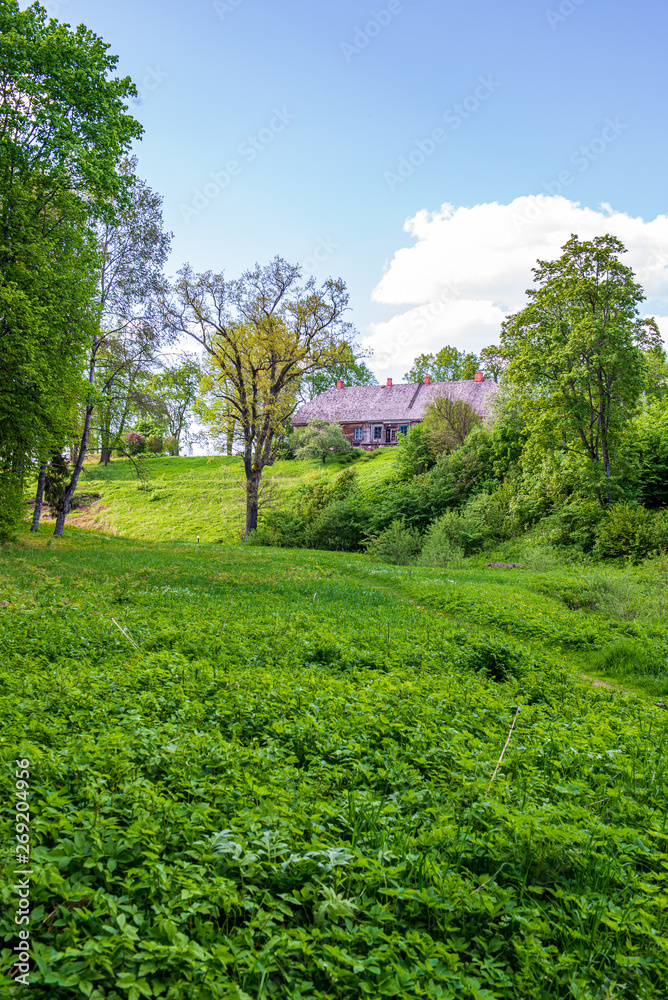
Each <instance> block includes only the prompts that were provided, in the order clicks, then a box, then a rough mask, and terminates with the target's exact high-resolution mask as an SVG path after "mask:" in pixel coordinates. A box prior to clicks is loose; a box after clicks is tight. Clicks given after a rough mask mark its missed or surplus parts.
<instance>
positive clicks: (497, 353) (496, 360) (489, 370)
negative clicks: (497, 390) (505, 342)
mask: <svg viewBox="0 0 668 1000" xmlns="http://www.w3.org/2000/svg"><path fill="white" fill-rule="evenodd" d="M505 367H506V359H505V357H504V355H503V351H502V350H501V348H500V347H497V345H496V344H490V346H489V347H483V349H482V351H481V352H480V368H481V369H482V371H483V372H484V374H485V376H486V377H488V378H493V379H494V381H495V382H498V381H499V378H500V376H501V375H502V374H503V372H504V370H505Z"/></svg>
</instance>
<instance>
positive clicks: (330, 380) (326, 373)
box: [300, 347, 378, 400]
mask: <svg viewBox="0 0 668 1000" xmlns="http://www.w3.org/2000/svg"><path fill="white" fill-rule="evenodd" d="M339 380H340V381H341V382H343V384H344V386H346V387H349V386H354V385H377V384H378V383H377V381H376V377H375V375H374V374H373V372H372V371H370V369H369V368H368V366H367V365H366V364H365V363H364V361H361V360H359V358H356V356H355V353H354V351H353V350H351V348H350V347H348V348H347V350H346V351H345V353H344V355H343V357H342V359H341V360H340V361H338V362H336V363H335V364H332V365H328V366H327V368H326V369H323V370H322V371H315V372H313V373H312V374H310V375H306V376H305V377H304V378H303V379H302V382H301V386H300V389H301V392H300V395H301V397H302V398H303V399H306V400H309V399H313V398H314V397H315V396H319V395H320V393H321V392H326V391H327V389H334V388H336V383H337V382H338V381H339Z"/></svg>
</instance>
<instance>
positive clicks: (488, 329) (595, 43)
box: [46, 0, 668, 378]
mask: <svg viewBox="0 0 668 1000" xmlns="http://www.w3.org/2000/svg"><path fill="white" fill-rule="evenodd" d="M46 6H47V10H48V11H49V12H50V13H51V14H52V15H53V16H56V17H57V18H58V19H59V20H62V21H66V22H69V23H71V24H73V25H75V24H78V23H81V22H83V23H85V24H86V25H87V26H88V27H89V28H91V29H92V30H93V31H95V32H97V33H98V34H99V35H101V36H102V37H103V38H104V40H105V41H106V42H107V43H108V44H109V46H110V49H111V51H112V52H114V53H116V54H118V56H119V57H120V61H119V70H120V72H121V73H122V74H129V75H130V76H131V77H132V78H133V79H134V81H135V82H136V83H137V86H138V87H139V88H140V93H141V101H140V103H138V104H137V105H136V106H134V108H133V113H134V114H135V117H137V118H138V119H139V120H140V121H141V123H142V124H143V126H144V128H145V135H144V139H143V141H142V142H141V143H139V144H138V146H137V153H138V156H139V173H140V174H141V175H142V176H143V177H144V178H145V179H146V180H147V182H148V183H149V184H150V185H151V186H152V187H153V188H155V189H156V190H158V191H159V192H160V193H161V194H162V195H163V196H164V212H165V220H166V225H167V227H168V228H169V229H171V230H172V231H173V233H174V244H173V253H172V258H171V264H170V267H171V270H172V271H175V270H176V269H177V268H178V267H179V266H180V264H181V263H182V262H184V261H186V260H188V261H190V262H191V263H192V264H193V266H194V267H196V268H198V269H206V268H212V269H214V270H225V271H226V272H228V273H229V274H230V275H235V274H238V273H240V272H241V271H242V270H244V269H245V268H246V267H248V266H250V265H252V264H253V263H254V262H255V261H256V260H257V261H260V262H266V261H268V260H269V259H270V258H271V257H273V256H274V255H275V254H280V255H281V256H283V257H285V258H286V259H287V260H289V261H291V262H302V263H303V264H304V266H305V270H306V271H307V272H313V273H314V274H315V275H316V277H317V278H318V279H319V280H320V279H324V278H325V277H327V276H329V275H330V274H333V275H336V276H339V275H340V276H341V277H343V279H344V280H345V281H346V283H347V285H348V288H349V290H350V294H351V305H352V307H353V308H352V312H351V314H350V318H351V319H352V320H353V321H354V322H355V324H356V325H357V327H358V330H359V331H360V340H361V341H362V342H365V343H370V344H372V346H373V347H374V349H375V351H376V355H375V357H374V359H373V360H372V362H371V365H372V367H374V368H375V369H376V371H377V373H378V374H379V377H384V376H385V375H386V374H387V375H393V376H394V377H395V378H400V377H401V376H402V375H403V372H404V371H406V370H407V368H408V367H409V364H410V360H411V358H412V357H413V356H414V355H415V354H417V353H418V352H419V351H421V350H426V349H429V350H431V349H434V348H435V347H437V346H438V345H439V344H441V343H448V342H450V343H456V344H457V346H461V347H467V348H469V347H470V348H473V349H477V348H479V347H482V346H484V345H485V344H486V343H490V342H492V341H493V340H495V339H496V335H497V332H498V321H499V317H500V316H502V314H503V313H504V312H505V311H508V310H510V309H515V308H518V307H519V306H520V305H521V303H522V293H523V291H524V289H525V288H526V287H527V286H528V285H529V284H530V281H531V275H530V267H531V264H532V263H533V261H535V258H536V256H537V255H538V254H542V255H543V256H556V255H557V254H558V251H559V246H560V245H561V243H563V242H564V239H565V238H567V237H568V234H569V233H570V231H571V228H572V226H574V225H575V226H577V227H578V229H581V230H582V231H581V233H580V235H582V236H584V235H592V234H594V233H595V232H596V231H597V227H598V228H599V229H601V231H605V230H606V228H609V229H611V230H615V231H618V232H620V233H622V232H623V233H624V234H625V236H627V237H628V241H629V244H630V249H632V253H630V254H629V263H632V264H633V265H634V266H637V267H638V273H639V276H641V277H643V275H645V271H643V267H645V269H646V274H647V276H648V281H649V286H650V288H651V299H650V301H649V302H648V308H649V310H650V311H652V312H654V313H656V314H660V315H661V316H662V317H663V315H664V314H666V315H668V301H666V299H668V292H665V291H664V290H665V289H666V288H668V284H667V281H666V275H668V220H665V222H664V221H662V220H661V219H658V221H656V222H654V225H653V226H651V225H648V224H650V223H652V220H657V217H660V216H662V215H663V213H665V212H666V200H665V188H666V182H665V177H666V161H667V155H666V153H667V150H666V144H667V141H668V140H667V136H668V130H667V129H666V101H665V82H664V80H663V72H664V70H663V65H664V61H665V52H664V48H665V38H666V33H667V32H666V29H667V27H668V25H667V21H668V12H667V11H666V8H665V6H664V5H663V4H660V3H659V2H658V0H654V2H648V0H636V2H635V3H634V4H630V3H628V2H627V0H606V2H605V3H604V2H603V0H580V2H579V3H578V2H576V0H559V2H553V0H513V2H508V3H493V2H492V0H477V2H476V0H473V2H469V3H466V4H462V3H457V4H455V3H437V2H434V0H432V2H427V0H381V2H379V3H376V4H371V3H369V2H367V0H337V2H321V3H313V2H311V3H307V2H305V0H290V2H281V0H273V2H270V0H216V2H215V3H214V2H212V0H195V2H191V3H187V4H186V3H175V2H160V3H159V2H157V0H132V2H131V0H114V2H113V3H111V2H102V0H69V2H58V0H51V2H49V3H48V4H46ZM212 175H213V176H212ZM560 178H561V179H560ZM532 196H533V197H532ZM539 196H541V197H539ZM548 196H549V197H548ZM559 196H561V197H559ZM496 203H498V206H497V207H496V208H495V207H494V206H495V204H496ZM573 203H579V208H577V207H576V206H575V205H574V204H573ZM602 204H607V205H608V206H609V208H608V209H606V210H603V211H601V205H602ZM443 205H447V206H450V207H449V208H447V209H445V210H444V209H442V206H443ZM532 205H533V206H534V208H533V209H532V207H531V206H532ZM476 206H478V209H477V210H474V209H475V207H476ZM524 218H526V225H524V224H523V223H522V222H521V221H520V222H518V219H520V220H521V219H524ZM406 220H413V222H412V223H410V224H409V227H408V229H405V223H406ZM609 220H611V221H610V224H609V225H608V224H607V223H608V221H609ZM490 234H492V235H490ZM494 234H495V235H494ZM490 240H491V242H490ZM460 247H464V248H465V249H464V251H463V252H462V253H461V254H460V252H459V248H460ZM478 248H479V250H480V263H477V260H478V257H477V252H478ZM664 255H665V260H664V259H663V257H664ZM374 289H375V292H374ZM444 289H445V291H444ZM416 309H418V310H421V312H419V318H418V320H416V319H415V315H416V314H415V310H416ZM661 322H662V328H664V329H666V330H668V325H666V321H665V320H664V319H663V318H662V320H661ZM425 324H426V326H425ZM390 341H391V342H392V344H393V345H394V346H393V350H392V351H388V350H387V349H386V348H387V344H388V342H390ZM404 365H405V367H403V366H404Z"/></svg>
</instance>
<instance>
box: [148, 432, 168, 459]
mask: <svg viewBox="0 0 668 1000" xmlns="http://www.w3.org/2000/svg"><path fill="white" fill-rule="evenodd" d="M146 447H147V448H148V450H149V451H150V452H151V454H152V455H161V454H162V452H163V451H164V447H165V445H164V441H163V439H162V438H161V437H157V436H156V435H154V436H153V437H150V438H148V439H147V441H146Z"/></svg>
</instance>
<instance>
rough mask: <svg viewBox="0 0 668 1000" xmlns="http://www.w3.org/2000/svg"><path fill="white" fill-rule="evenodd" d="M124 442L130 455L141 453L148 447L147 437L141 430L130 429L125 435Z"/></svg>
mask: <svg viewBox="0 0 668 1000" xmlns="http://www.w3.org/2000/svg"><path fill="white" fill-rule="evenodd" d="M123 444H124V446H125V449H126V451H128V452H129V453H130V455H141V454H142V452H143V451H144V450H145V448H146V439H145V437H144V435H143V434H140V433H139V431H130V432H129V434H124V435H123Z"/></svg>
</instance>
